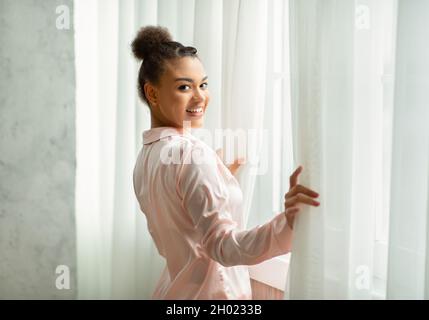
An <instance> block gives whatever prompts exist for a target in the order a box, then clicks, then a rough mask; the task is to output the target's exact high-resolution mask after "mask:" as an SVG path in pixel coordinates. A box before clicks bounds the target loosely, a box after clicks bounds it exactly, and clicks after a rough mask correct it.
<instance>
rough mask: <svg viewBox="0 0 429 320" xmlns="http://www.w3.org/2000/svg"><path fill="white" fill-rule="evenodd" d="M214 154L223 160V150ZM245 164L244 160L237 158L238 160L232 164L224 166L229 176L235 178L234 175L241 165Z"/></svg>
mask: <svg viewBox="0 0 429 320" xmlns="http://www.w3.org/2000/svg"><path fill="white" fill-rule="evenodd" d="M216 153H217V155H218V156H219V158H221V159H223V149H217V150H216ZM222 161H223V160H222ZM245 162H246V160H245V159H244V158H238V159H235V160H234V162H233V163H232V164H229V165H227V164H226V163H225V166H226V167H227V168H228V170H229V172H231V174H232V175H233V176H235V173H236V172H237V171H238V169H239V168H240V167H241V165H242V164H244V163H245Z"/></svg>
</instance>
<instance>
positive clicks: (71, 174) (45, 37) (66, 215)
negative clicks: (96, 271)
mask: <svg viewBox="0 0 429 320" xmlns="http://www.w3.org/2000/svg"><path fill="white" fill-rule="evenodd" d="M63 4H64V5H67V6H68V8H69V9H70V14H71V16H72V11H73V4H72V1H71V0H60V1H56V0H43V1H36V0H33V1H31V0H19V1H16V0H0V70H1V71H0V299H6V298H12V299H16V298H17V299H27V298H36V299H50V298H52V299H64V298H67V299H68V298H75V297H76V285H75V284H76V280H75V279H76V253H75V251H76V250H75V219H74V184H75V121H74V117H75V92H74V91H75V78H74V77H75V73H74V40H73V26H72V25H71V28H70V29H69V30H58V29H57V28H56V19H57V17H58V14H57V13H56V8H57V6H59V5H63ZM70 21H71V23H72V22H73V19H72V18H71V20H70ZM58 265H67V266H68V267H69V268H70V277H71V278H70V289H69V290H58V289H57V288H56V286H55V281H56V278H57V276H58V275H57V274H56V273H55V269H56V267H57V266H58Z"/></svg>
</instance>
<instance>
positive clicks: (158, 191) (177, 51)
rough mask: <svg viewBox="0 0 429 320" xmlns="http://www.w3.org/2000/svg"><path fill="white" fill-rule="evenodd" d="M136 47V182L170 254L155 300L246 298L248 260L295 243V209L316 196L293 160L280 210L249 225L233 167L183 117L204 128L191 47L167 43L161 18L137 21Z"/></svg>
mask: <svg viewBox="0 0 429 320" xmlns="http://www.w3.org/2000/svg"><path fill="white" fill-rule="evenodd" d="M132 49H133V52H134V55H135V57H136V58H138V59H141V60H143V63H142V65H141V67H140V72H139V76H138V88H139V95H140V97H141V98H142V99H143V101H144V102H145V103H146V104H147V105H148V106H149V108H150V113H151V124H152V125H151V129H149V130H147V131H145V132H144V133H143V147H142V149H141V151H140V153H139V155H138V158H137V161H136V165H135V169H134V175H133V182H134V189H135V194H136V197H137V199H138V202H139V204H140V208H141V210H142V211H143V212H144V214H145V215H146V218H147V225H148V229H149V232H150V234H151V236H152V238H153V240H154V242H155V244H156V247H157V249H158V252H159V253H160V254H161V255H162V256H163V257H164V258H165V260H166V267H165V269H164V271H163V273H162V276H161V278H160V279H159V282H158V285H157V287H156V290H155V292H154V294H153V296H152V298H154V299H252V291H251V287H250V278H249V273H248V268H247V266H248V265H253V264H257V263H260V262H262V261H264V260H267V259H270V258H272V257H275V256H278V255H282V254H285V253H287V252H289V251H290V250H291V241H292V228H293V221H294V217H295V214H296V213H298V211H299V210H300V207H301V206H302V205H312V206H318V205H319V202H317V201H316V200H315V198H317V197H318V194H317V193H316V192H314V191H312V190H310V189H308V188H306V187H304V186H301V185H299V184H297V180H298V175H299V174H300V173H301V171H302V167H299V168H298V169H297V170H296V171H295V172H294V173H293V174H292V176H291V178H290V186H291V188H290V190H289V192H288V193H287V194H286V195H285V210H284V212H282V213H279V214H278V215H277V216H275V217H274V218H273V219H272V220H271V221H268V222H267V223H265V224H263V225H260V226H257V227H255V228H253V229H250V230H245V229H244V228H243V227H244V226H242V225H240V223H239V221H241V219H240V216H241V214H242V193H241V190H240V187H239V184H238V182H237V180H236V179H235V177H234V176H233V173H234V170H235V169H236V167H235V168H230V169H231V171H230V170H228V168H227V167H226V166H225V165H224V163H223V162H222V160H221V159H220V158H219V156H218V155H217V154H216V152H215V151H213V150H212V149H211V148H210V147H209V146H208V145H207V144H205V143H204V142H202V141H201V140H199V139H197V138H196V137H195V136H193V135H192V134H191V132H190V130H188V129H187V126H186V125H185V124H186V123H188V124H190V127H191V128H200V127H202V125H203V118H204V114H205V112H206V109H207V106H208V104H209V101H210V94H209V91H208V88H207V86H208V83H207V75H206V73H205V71H204V67H203V65H202V63H201V61H200V59H199V57H198V55H197V50H196V49H195V48H193V47H185V46H183V45H182V44H180V43H179V42H175V41H173V40H172V37H171V35H170V33H169V32H168V30H167V29H165V28H163V27H159V26H147V27H144V28H142V29H141V30H140V31H139V32H138V34H137V36H136V38H135V40H134V42H133V44H132ZM196 155H198V157H196ZM201 155H203V156H202V157H201ZM196 158H199V159H198V161H196Z"/></svg>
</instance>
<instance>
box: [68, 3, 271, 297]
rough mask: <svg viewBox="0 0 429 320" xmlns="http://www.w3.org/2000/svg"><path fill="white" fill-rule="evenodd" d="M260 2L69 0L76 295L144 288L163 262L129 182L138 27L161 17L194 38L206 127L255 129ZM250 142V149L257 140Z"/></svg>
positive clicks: (247, 185) (259, 98) (139, 114)
mask: <svg viewBox="0 0 429 320" xmlns="http://www.w3.org/2000/svg"><path fill="white" fill-rule="evenodd" d="M265 11H266V4H265V2H264V1H259V0H246V1H239V0H234V1H232V0H228V1H218V0H199V1H195V0H120V1H118V0H76V1H75V10H74V14H75V32H76V57H77V59H76V74H77V79H76V81H77V118H76V122H77V124H76V126H77V155H76V160H77V177H76V221H77V243H78V297H79V298H80V299H88V298H95V299H98V298H115V299H116V298H117V299H122V298H131V299H133V298H144V299H147V298H150V295H151V293H152V292H153V289H154V287H155V285H156V282H157V280H158V278H159V275H160V273H161V271H162V269H163V266H164V261H163V259H162V258H161V257H159V255H158V252H157V250H156V248H155V247H154V245H153V242H152V239H151V238H150V235H149V233H148V232H147V227H146V221H145V217H144V215H143V214H142V213H141V212H140V209H139V208H138V204H137V201H136V199H135V197H134V191H133V187H132V171H133V166H134V162H135V159H136V155H137V152H138V151H139V149H140V148H141V143H142V137H141V134H142V132H143V130H146V129H148V128H149V127H150V117H149V113H148V109H147V107H146V106H144V105H143V104H142V103H141V102H140V101H139V100H138V96H137V92H136V79H137V70H138V67H139V65H138V64H137V63H136V62H135V61H134V60H133V58H132V55H131V51H130V46H129V45H130V43H131V41H132V39H133V37H134V36H135V33H136V31H137V30H138V28H139V27H141V26H144V25H162V26H165V27H167V28H168V29H169V30H170V32H171V33H172V35H173V37H174V39H176V40H178V41H180V42H183V43H184V44H186V45H194V46H196V47H197V49H198V51H199V55H200V57H201V59H202V60H203V63H204V66H205V69H206V72H207V74H208V76H209V83H210V91H211V94H212V100H211V103H210V106H209V111H208V114H207V117H206V128H207V129H209V130H211V131H212V132H214V130H215V129H220V128H232V129H234V128H242V129H245V130H246V129H260V128H261V126H262V119H263V118H262V117H261V115H262V114H263V108H264V101H265V100H264V99H265V97H264V94H265V93H264V86H261V84H264V83H265V81H264V79H265V76H266V74H265V62H266V61H265V60H266V58H265V53H266V45H265V41H266V32H265V29H264V26H265V23H266V20H265V19H266V12H265ZM212 143H213V147H214V148H217V147H221V144H218V145H216V141H212ZM252 145H253V146H256V147H255V148H253V149H252V150H253V152H254V153H255V154H256V153H257V151H258V150H259V148H260V141H258V140H257V141H252ZM252 156H253V155H252ZM250 169H251V168H250V167H249V166H247V168H246V167H245V168H244V170H243V171H242V173H243V175H242V176H241V177H240V183H241V186H242V188H243V191H244V200H245V208H246V209H245V215H244V218H245V219H247V212H248V210H249V206H250V205H249V204H248V203H249V202H250V198H251V196H252V191H253V184H254V176H253V177H252V176H249V175H247V174H245V173H246V171H249V170H250Z"/></svg>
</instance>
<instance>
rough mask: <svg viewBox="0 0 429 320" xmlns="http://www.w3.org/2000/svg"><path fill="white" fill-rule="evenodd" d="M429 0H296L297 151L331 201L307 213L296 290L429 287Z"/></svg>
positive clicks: (412, 293) (421, 290)
mask: <svg viewBox="0 0 429 320" xmlns="http://www.w3.org/2000/svg"><path fill="white" fill-rule="evenodd" d="M428 5H429V3H428V2H427V1H425V0H411V1H408V0H407V1H401V0H399V5H397V2H396V1H393V0H378V1H363V0H362V1H361V0H323V1H322V0H305V1H302V0H292V1H291V8H290V12H291V20H292V23H291V48H292V50H291V57H292V58H291V67H292V80H291V82H292V105H293V112H292V113H293V126H294V148H295V149H294V151H295V161H296V163H300V164H301V163H302V164H303V165H304V174H303V176H302V179H301V183H302V184H304V185H308V186H311V187H312V188H314V189H316V190H319V191H320V194H321V197H320V198H321V203H322V205H321V207H320V208H317V209H314V208H307V209H305V212H303V214H301V215H300V216H299V217H298V219H297V221H296V227H295V238H294V247H293V254H292V260H291V267H290V274H289V281H288V289H289V290H287V292H288V294H287V298H292V299H372V298H385V297H386V285H387V298H424V297H426V298H427V293H428V291H427V290H428V279H429V278H428V277H427V274H428V260H427V257H428V255H427V250H428V246H427V239H428V234H427V224H428V219H427V215H428V206H427V205H428V203H427V196H428V160H429V159H428V146H429V145H428V129H427V125H425V124H427V123H428V120H429V117H428V110H429V109H428V107H429V104H428V98H427V96H426V95H425V94H424V93H427V92H428V91H427V90H428V89H429V87H428V85H429V81H428V80H427V72H428V61H427V57H428V45H427V43H428V42H427V41H426V39H427V36H428V34H427V33H428V31H427V30H429V29H428V28H427V27H428V26H427V25H428V21H429V10H428V9H429V7H428ZM396 12H398V14H399V23H398V28H396V17H397V15H396ZM396 31H397V34H398V41H397V45H396V46H395V38H396V35H395V34H396ZM395 48H397V49H396V53H395ZM395 55H396V58H397V61H396V69H397V72H396V86H395V87H394V88H395V90H394V91H393V73H394V69H395V68H394V66H395V59H394V57H395ZM393 93H394V98H395V99H393ZM393 106H394V109H393ZM393 110H394V111H393ZM392 117H393V118H392ZM392 123H393V125H392ZM391 145H393V152H392V151H391V149H390V148H391ZM391 164H392V168H390V165H391ZM390 191H391V193H390ZM390 194H391V197H389V195H390ZM389 212H390V228H388V226H389V225H388V223H387V219H388V216H389ZM386 213H387V214H386ZM388 233H389V237H388V236H387V234H388ZM387 253H388V259H387ZM386 268H388V272H387V273H386Z"/></svg>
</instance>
